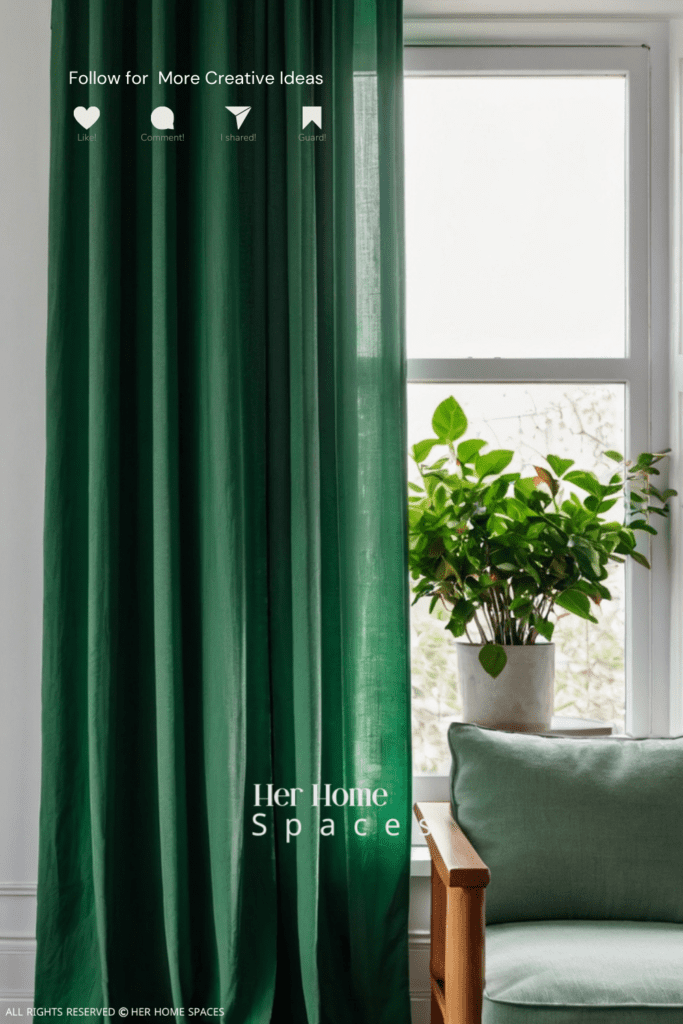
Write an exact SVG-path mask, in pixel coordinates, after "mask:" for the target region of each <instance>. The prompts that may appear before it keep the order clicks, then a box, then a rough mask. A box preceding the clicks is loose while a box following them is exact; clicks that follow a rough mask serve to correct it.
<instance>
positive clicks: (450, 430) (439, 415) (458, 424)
mask: <svg viewBox="0 0 683 1024" xmlns="http://www.w3.org/2000/svg"><path fill="white" fill-rule="evenodd" d="M432 430H433V431H434V433H435V434H436V436H437V437H438V438H439V440H440V441H441V442H446V443H448V442H449V441H450V442H451V443H452V442H453V441H457V439H458V438H459V437H462V435H463V434H464V433H465V431H466V430H467V416H465V413H464V412H463V411H462V409H461V408H460V406H459V405H458V403H457V402H456V400H455V399H454V398H453V396H452V395H450V396H449V397H448V398H445V399H444V400H443V402H441V404H440V405H438V406H437V407H436V411H435V412H434V416H433V419H432Z"/></svg>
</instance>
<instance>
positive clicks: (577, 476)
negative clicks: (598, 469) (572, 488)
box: [565, 469, 602, 498]
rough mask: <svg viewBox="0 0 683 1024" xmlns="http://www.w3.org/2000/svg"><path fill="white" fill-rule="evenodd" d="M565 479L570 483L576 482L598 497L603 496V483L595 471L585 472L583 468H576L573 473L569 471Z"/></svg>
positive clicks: (578, 485)
mask: <svg viewBox="0 0 683 1024" xmlns="http://www.w3.org/2000/svg"><path fill="white" fill-rule="evenodd" d="M565 480H566V481H567V483H569V484H576V486H577V487H580V488H581V489H582V490H584V491H588V492H589V493H590V494H594V495H595V496H596V498H601V497H602V485H601V483H600V481H599V480H598V478H597V477H596V475H595V473H584V472H583V470H580V469H575V470H574V471H573V472H572V473H567V475H566V477H565Z"/></svg>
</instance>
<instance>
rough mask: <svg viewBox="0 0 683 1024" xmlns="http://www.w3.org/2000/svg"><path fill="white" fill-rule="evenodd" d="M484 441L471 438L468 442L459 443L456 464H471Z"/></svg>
mask: <svg viewBox="0 0 683 1024" xmlns="http://www.w3.org/2000/svg"><path fill="white" fill-rule="evenodd" d="M485 444H486V441H480V440H479V439H478V438H472V439H471V440H470V441H461V442H460V444H459V445H458V462H473V461H474V456H475V455H478V454H479V451H480V450H481V449H482V448H483V447H484V445H485Z"/></svg>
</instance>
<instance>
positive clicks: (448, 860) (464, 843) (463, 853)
mask: <svg viewBox="0 0 683 1024" xmlns="http://www.w3.org/2000/svg"><path fill="white" fill-rule="evenodd" d="M414 810H415V815H416V817H417V820H418V821H420V822H422V821H425V822H426V823H427V826H428V827H429V832H427V833H425V839H426V840H427V845H428V846H429V852H430V854H431V856H432V862H433V864H434V867H435V868H436V870H437V871H438V873H439V877H440V878H441V881H442V882H443V884H444V885H445V886H448V887H452V886H458V887H460V888H473V887H477V886H484V885H488V884H489V882H490V881H491V872H490V871H489V869H488V868H487V867H486V864H484V862H483V860H482V859H481V857H480V856H479V854H478V853H477V851H476V850H475V849H474V847H473V846H472V844H471V843H470V841H469V839H468V838H467V836H466V835H465V833H464V832H463V831H462V830H461V829H460V827H459V826H458V825H457V824H456V823H455V821H453V815H452V814H451V805H450V804H449V803H447V802H439V803H424V802H420V803H417V804H415V807H414Z"/></svg>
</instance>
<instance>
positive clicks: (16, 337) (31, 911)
mask: <svg viewBox="0 0 683 1024" xmlns="http://www.w3.org/2000/svg"><path fill="white" fill-rule="evenodd" d="M1 21H2V24H1V25H0V480H1V481H2V486H1V487H0V1016H2V1017H3V1018H4V1016H5V1010H6V1008H7V1005H8V1003H9V1004H10V1005H17V1006H22V1005H26V1004H27V997H28V996H29V994H30V990H31V989H32V987H33V959H34V954H33V947H34V943H33V939H32V935H33V932H34V918H35V881H36V862H37V856H36V855H37V841H38V798H39V776H40V652H41V613H42V607H41V606H42V579H41V575H42V528H43V463H44V447H45V446H44V439H43V437H44V411H43V410H44V399H43V392H44V369H43V367H44V360H45V319H46V272H47V192H48V162H49V153H50V123H49V61H50V3H49V0H3V4H2V15H1ZM22 997H23V998H22Z"/></svg>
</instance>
